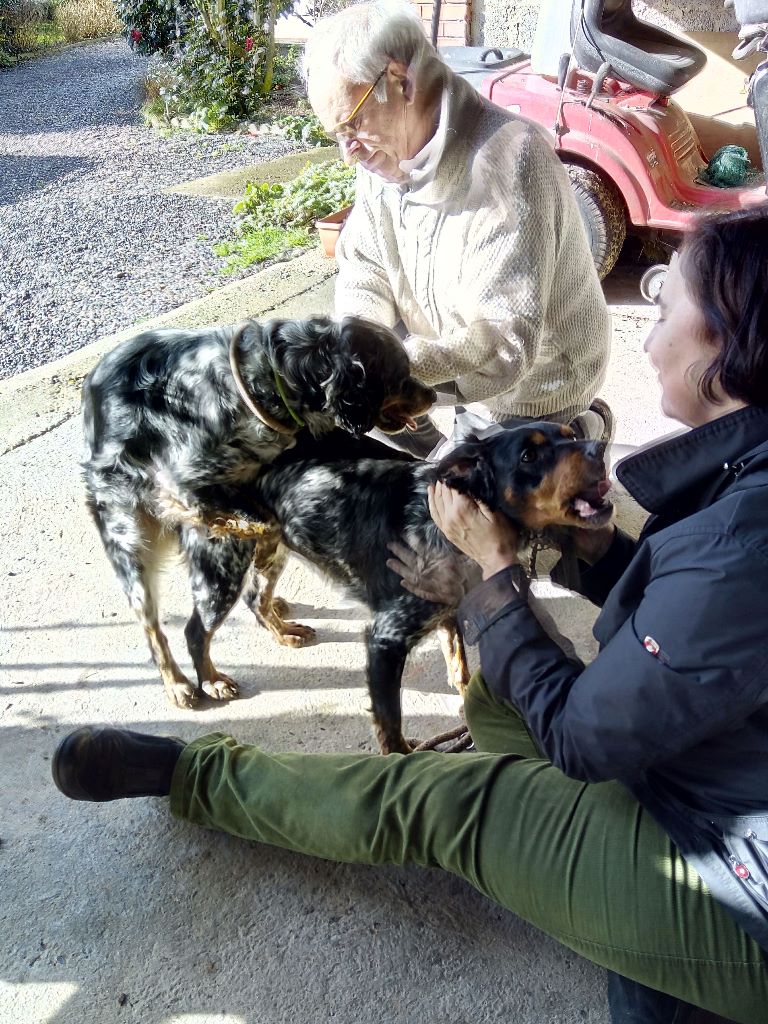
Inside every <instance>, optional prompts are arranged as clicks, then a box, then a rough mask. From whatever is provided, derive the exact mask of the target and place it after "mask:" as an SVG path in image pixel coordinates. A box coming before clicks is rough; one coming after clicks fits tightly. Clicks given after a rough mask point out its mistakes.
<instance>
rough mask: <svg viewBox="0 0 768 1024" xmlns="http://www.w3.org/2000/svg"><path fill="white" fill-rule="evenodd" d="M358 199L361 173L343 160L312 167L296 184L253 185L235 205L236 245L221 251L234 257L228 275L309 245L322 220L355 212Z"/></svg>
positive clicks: (229, 243)
mask: <svg viewBox="0 0 768 1024" xmlns="http://www.w3.org/2000/svg"><path fill="white" fill-rule="evenodd" d="M354 198H355V172H354V170H353V169H352V168H350V167H347V166H346V165H345V164H344V163H342V161H341V160H334V161H330V162H328V163H323V164H307V166H306V167H305V168H304V170H303V171H302V172H301V173H300V174H299V175H297V176H296V177H295V178H294V179H293V180H292V181H287V182H278V183H273V184H270V183H269V182H255V181H254V182H248V184H247V185H246V187H245V195H244V197H243V199H241V200H240V201H239V202H237V203H235V206H234V213H235V215H236V217H237V226H236V229H235V237H234V239H232V240H230V241H227V242H222V243H221V244H219V245H217V246H216V247H215V249H214V251H215V252H216V253H217V255H219V256H228V257H230V260H229V262H228V263H227V264H226V266H225V268H224V271H223V273H234V272H235V271H237V270H242V269H244V268H245V267H248V266H250V265H251V264H253V263H256V262H259V261H261V260H264V259H267V258H269V257H270V256H274V255H277V254H278V253H279V252H281V251H284V250H285V249H287V248H289V247H292V246H297V245H308V244H309V242H310V238H311V236H310V233H309V229H310V228H311V226H312V225H313V224H314V222H315V221H316V220H319V219H321V218H322V217H327V216H328V214H330V213H335V212H336V211H337V210H341V209H343V208H344V207H345V206H350V205H351V204H352V203H353V202H354Z"/></svg>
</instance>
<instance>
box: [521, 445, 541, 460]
mask: <svg viewBox="0 0 768 1024" xmlns="http://www.w3.org/2000/svg"><path fill="white" fill-rule="evenodd" d="M537 458H538V452H537V451H536V449H535V448H523V454H522V455H521V456H520V461H521V462H535V461H536V459H537Z"/></svg>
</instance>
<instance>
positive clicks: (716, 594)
mask: <svg viewBox="0 0 768 1024" xmlns="http://www.w3.org/2000/svg"><path fill="white" fill-rule="evenodd" d="M695 547H696V560H695V564H692V558H691V550H692V541H691V538H690V536H685V535H680V534H677V535H676V536H675V537H673V538H670V540H668V541H667V542H666V543H665V544H664V545H662V547H660V548H659V549H658V550H657V551H656V552H655V553H653V554H652V553H651V552H650V550H649V552H648V557H649V558H652V564H651V566H650V581H648V580H647V576H645V577H644V578H645V580H646V582H645V585H644V591H643V593H642V597H641V599H640V600H639V603H637V605H636V606H634V605H633V606H632V607H629V608H627V611H626V619H625V620H624V621H623V623H622V624H621V625H620V626H619V627H618V628H617V629H616V631H615V633H613V635H612V636H611V638H610V639H609V640H608V641H607V642H606V643H605V645H604V646H603V648H602V649H601V651H600V653H599V654H598V656H597V657H596V658H595V660H594V661H593V662H592V663H591V664H590V665H589V666H587V667H584V665H583V664H581V663H579V662H575V661H571V660H568V659H567V658H566V657H565V656H564V654H563V652H562V650H561V649H560V648H559V647H558V645H557V644H556V643H554V642H553V641H552V640H550V638H549V637H548V636H546V634H545V633H544V631H543V630H542V628H541V626H540V625H539V623H538V622H537V621H536V618H535V616H534V615H533V613H532V612H531V610H530V609H529V608H528V607H527V605H526V604H525V603H524V602H523V601H522V600H518V601H516V602H512V601H508V602H507V603H506V606H505V607H504V608H502V609H498V611H497V613H496V614H493V613H491V614H488V613H489V610H490V609H489V607H488V602H487V600H486V601H485V602H483V599H482V594H481V591H482V590H483V588H484V587H489V586H493V585H494V583H495V581H496V580H497V577H494V578H492V579H491V580H489V581H488V582H487V583H485V584H483V585H482V586H481V587H480V588H477V590H475V591H473V592H472V594H470V595H469V596H468V597H467V598H466V599H465V601H464V602H463V603H462V605H461V607H460V609H459V621H460V623H461V626H462V630H463V631H464V635H465V639H467V640H468V641H470V642H472V641H473V640H479V646H480V662H481V666H482V671H483V677H484V679H485V681H486V683H487V684H488V686H489V688H490V689H491V690H492V691H493V692H494V693H496V694H497V695H498V696H500V697H503V698H504V699H506V700H509V701H511V702H512V703H513V704H514V705H515V706H516V707H517V708H519V710H520V712H521V714H522V716H523V718H524V719H525V721H526V724H527V726H528V728H529V729H530V730H531V733H532V734H533V736H534V738H535V740H536V742H537V743H538V745H539V746H540V748H541V750H542V751H543V752H544V753H545V755H546V756H547V757H548V758H550V760H551V761H552V762H553V764H555V765H557V766H558V767H559V768H560V769H561V770H562V771H563V772H564V773H565V774H566V775H569V776H571V777H573V778H577V779H584V780H588V781H593V782H595V781H601V780H604V779H612V778H632V777H635V776H637V775H638V774H639V773H640V772H642V771H643V770H644V769H646V768H648V767H650V766H651V765H654V764H658V763H662V762H664V761H667V760H669V759H670V758H672V757H674V756H675V755H676V754H678V753H680V752H682V751H684V750H686V749H689V748H691V747H693V746H695V745H696V744H698V743H700V742H702V741H703V740H705V739H707V738H708V737H710V736H713V735H716V734H717V733H718V732H720V731H722V730H724V729H729V728H732V727H733V726H734V725H735V724H738V723H739V722H740V721H743V719H744V718H745V717H746V716H748V715H749V714H750V713H752V711H754V709H755V708H756V707H757V706H758V705H759V704H760V703H762V701H763V700H764V698H765V693H766V690H768V675H767V674H766V671H767V668H768V643H766V639H765V620H766V616H768V586H767V585H766V575H768V569H767V568H766V566H765V565H764V564H762V559H761V558H760V556H756V554H755V553H754V552H748V551H745V550H744V549H743V548H742V547H741V545H740V544H739V542H738V541H737V540H736V539H735V538H733V537H730V536H723V535H721V534H719V533H706V532H702V533H701V535H700V536H697V537H696V539H695ZM710 566H712V567H713V568H710ZM501 575H502V576H503V574H501ZM478 601H479V602H480V603H478ZM491 611H492V610H491ZM619 611H620V609H616V610H615V611H614V614H618V613H619Z"/></svg>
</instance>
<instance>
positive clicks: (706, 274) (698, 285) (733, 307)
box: [680, 201, 768, 405]
mask: <svg viewBox="0 0 768 1024" xmlns="http://www.w3.org/2000/svg"><path fill="white" fill-rule="evenodd" d="M680 256H681V259H682V267H681V269H682V271H683V274H684V277H685V283H686V286H687V288H688V290H689V293H690V295H691V298H692V299H693V300H694V301H695V302H696V305H697V306H698V307H699V310H700V312H701V314H702V317H703V319H704V327H705V331H706V336H707V340H708V341H709V342H710V343H711V344H712V345H713V346H715V347H716V348H717V349H718V354H717V356H716V357H715V359H714V360H713V361H712V363H711V364H710V365H709V367H708V368H707V369H706V370H705V372H704V374H703V376H702V378H701V381H700V385H699V386H700V388H701V391H702V394H703V395H704V396H705V397H706V398H707V399H709V400H710V401H717V391H716V388H715V385H716V384H717V383H719V385H720V387H721V388H722V390H723V391H724V392H725V393H726V394H727V395H729V396H730V397H731V398H736V399H738V400H740V401H742V402H746V403H747V404H748V405H768V201H767V202H766V204H765V205H762V206H759V207H755V208H753V209H751V210H739V211H738V212H736V213H729V214H721V215H718V216H713V217H706V218H703V219H702V220H701V222H700V223H698V224H697V225H696V227H695V228H694V230H693V231H692V232H691V234H690V235H688V237H687V238H686V239H685V241H684V243H683V247H682V250H681V253H680Z"/></svg>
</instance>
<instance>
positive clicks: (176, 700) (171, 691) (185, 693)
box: [165, 679, 200, 708]
mask: <svg viewBox="0 0 768 1024" xmlns="http://www.w3.org/2000/svg"><path fill="white" fill-rule="evenodd" d="M165 692H166V694H167V695H168V700H169V701H170V702H171V704H175V705H176V707H177V708H194V707H196V706H197V704H198V701H199V700H200V691H199V690H197V689H196V688H195V687H194V686H193V685H192V683H190V682H189V680H188V679H184V680H181V679H177V680H174V681H173V682H170V683H166V684H165Z"/></svg>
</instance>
